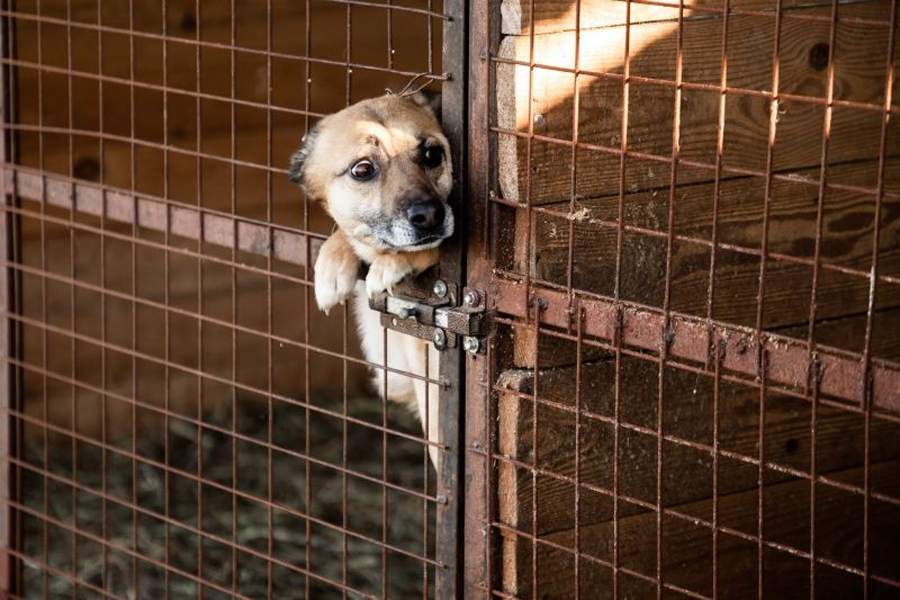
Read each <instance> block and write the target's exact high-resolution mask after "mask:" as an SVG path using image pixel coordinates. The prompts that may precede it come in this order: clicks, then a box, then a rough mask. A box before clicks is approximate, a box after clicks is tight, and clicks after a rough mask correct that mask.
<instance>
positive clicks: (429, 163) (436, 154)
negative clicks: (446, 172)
mask: <svg viewBox="0 0 900 600" xmlns="http://www.w3.org/2000/svg"><path fill="white" fill-rule="evenodd" d="M443 159H444V149H443V148H441V147H440V146H432V147H431V148H426V149H425V154H423V155H422V162H423V163H424V164H425V166H426V167H428V168H429V169H434V168H435V167H437V166H438V165H440V164H441V161H442V160H443Z"/></svg>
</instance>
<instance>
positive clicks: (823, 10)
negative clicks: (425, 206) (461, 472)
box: [464, 0, 900, 598]
mask: <svg viewBox="0 0 900 600" xmlns="http://www.w3.org/2000/svg"><path fill="white" fill-rule="evenodd" d="M470 8H471V13H472V14H471V23H470V25H471V29H470V42H469V43H470V57H471V62H470V69H471V80H470V81H471V83H470V113H469V114H470V120H469V127H470V129H469V135H470V143H469V148H470V154H469V165H470V170H469V178H470V187H469V201H468V206H469V210H470V219H469V228H468V234H469V237H468V252H469V253H468V276H467V284H468V285H469V286H472V287H476V288H479V289H483V290H485V291H486V293H487V297H488V310H489V311H490V312H491V313H492V314H493V322H494V328H493V331H492V335H491V337H490V338H489V339H488V342H487V344H486V348H485V352H484V353H483V354H479V355H477V356H476V357H474V358H468V359H467V373H468V381H467V398H466V410H465V419H466V427H465V430H466V431H465V444H464V455H465V468H466V475H465V477H466V496H465V502H466V504H465V506H466V509H465V532H466V533H465V552H466V557H465V558H466V562H465V587H466V592H467V594H468V596H469V597H472V598H488V597H495V596H496V597H503V598H514V597H515V598H572V597H579V596H580V597H585V598H616V597H633V598H650V597H655V598H660V597H666V598H668V597H691V598H716V597H724V598H763V597H766V598H812V597H816V596H821V597H826V596H827V597H845V598H875V597H895V596H897V595H898V593H900V554H898V546H897V544H896V543H895V540H897V539H898V537H897V536H898V534H900V487H898V482H900V480H898V473H900V469H898V465H900V463H898V460H900V346H898V344H897V342H898V340H900V335H898V334H900V278H898V277H900V260H898V257H900V238H898V231H900V163H898V162H897V156H898V153H900V119H898V116H900V114H898V113H900V107H898V93H897V56H898V55H897V47H898V45H897V37H898V22H897V18H898V17H897V15H898V2H897V1H896V0H873V1H872V2H862V3H855V2H843V1H840V0H835V1H830V0H825V1H824V2H809V3H801V4H797V3H792V2H781V1H780V0H753V1H750V2H744V1H737V0H732V1H729V0H725V1H724V2H723V1H718V0H716V1H705V0H696V1H695V0H686V1H685V2H677V1H676V2H656V1H654V2H643V1H641V0H632V1H616V0H601V1H596V2H594V1H590V2H589V1H587V0H581V1H579V0H566V1H552V2H551V1H542V0H533V1H529V0H503V1H502V2H476V3H472V6H471V7H470Z"/></svg>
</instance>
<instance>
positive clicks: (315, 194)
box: [291, 92, 453, 467]
mask: <svg viewBox="0 0 900 600" xmlns="http://www.w3.org/2000/svg"><path fill="white" fill-rule="evenodd" d="M439 110H440V108H439V106H438V97H433V96H431V95H427V94H425V93H421V92H420V93H416V94H412V95H406V96H404V95H392V94H389V95H386V96H382V97H380V98H373V99H370V100H363V101H362V102H358V103H357V104H354V105H352V106H350V107H348V108H345V109H344V110H342V111H340V112H338V113H335V114H333V115H329V116H327V117H325V118H324V119H322V120H321V121H320V122H319V123H318V124H317V125H316V126H315V127H314V128H313V129H312V130H310V131H309V133H307V135H306V136H305V137H304V138H303V142H302V147H301V148H300V150H298V151H297V153H296V154H294V156H293V159H292V161H291V179H292V180H293V181H294V182H296V183H298V184H300V185H301V186H302V187H303V189H304V190H305V191H306V193H307V195H308V196H309V197H310V198H312V199H314V200H321V201H323V202H324V203H325V209H326V210H327V211H328V214H330V215H331V217H332V218H333V219H334V222H335V224H336V225H337V230H336V231H335V232H334V233H333V234H332V235H331V237H329V238H328V239H327V240H326V241H325V243H324V244H323V245H322V249H321V251H320V252H319V257H318V259H317V260H316V267H315V291H316V303H317V304H318V305H319V308H320V309H322V310H323V311H325V312H326V313H327V312H328V311H329V309H331V308H333V307H334V306H335V305H337V304H340V303H343V302H344V300H346V299H347V298H348V297H349V296H351V295H353V294H354V292H355V298H356V301H355V302H356V306H355V308H356V311H355V312H356V320H357V324H358V326H359V331H360V337H361V339H362V347H363V352H364V353H365V356H366V359H367V360H369V361H370V362H372V363H375V364H378V365H384V364H385V357H384V343H383V342H384V338H383V336H384V333H383V332H384V329H383V328H382V327H381V323H380V321H379V314H378V313H377V312H375V311H372V310H370V309H369V306H368V297H372V296H374V295H376V294H378V293H380V292H383V291H385V290H387V291H388V292H389V293H390V292H391V289H392V287H393V286H394V285H395V284H397V283H399V282H400V281H401V280H402V279H404V278H405V277H407V276H411V275H412V276H414V275H416V274H418V273H421V272H422V271H424V270H426V269H428V268H429V267H431V266H433V265H435V264H437V262H438V249H437V247H438V245H439V244H440V243H441V242H442V241H443V240H444V239H445V238H447V237H449V236H450V235H452V234H453V212H452V211H451V210H450V207H449V206H448V205H447V197H448V196H449V195H450V190H451V188H452V186H453V177H452V169H453V166H452V162H451V160H450V146H449V144H448V143H447V138H446V137H444V134H443V132H442V131H441V126H440V124H439V123H438V112H439ZM360 262H365V263H366V264H368V265H369V272H368V275H367V276H366V281H365V283H363V282H358V281H357V273H358V272H359V266H360ZM387 349H388V357H387V367H389V368H391V369H396V370H398V371H401V372H404V373H413V374H416V375H419V376H424V375H426V364H427V374H428V376H429V377H430V378H431V379H433V380H436V379H437V377H438V353H437V352H436V351H435V350H434V349H433V348H432V347H431V346H430V345H429V344H427V343H426V342H425V341H423V340H420V339H417V338H413V337H411V336H407V335H401V334H398V333H395V332H388V334H387ZM384 377H385V372H384V371H382V370H377V371H376V373H375V386H376V388H377V389H378V391H379V393H382V394H383V393H384V390H385V381H384ZM387 396H388V398H389V399H391V400H394V401H397V402H401V403H404V404H407V405H409V406H410V408H413V407H415V409H416V410H417V411H418V413H419V417H420V418H421V419H422V423H423V425H425V426H426V427H425V428H426V430H427V435H428V439H429V441H431V442H435V443H436V442H438V432H439V431H440V429H439V426H438V425H439V423H438V388H437V386H436V385H433V384H432V385H426V384H425V383H424V382H423V381H421V380H418V379H413V378H409V377H404V376H403V375H401V374H399V373H393V372H392V373H389V374H388V376H387ZM426 424H427V425H426ZM429 452H430V455H431V460H432V462H433V463H434V465H435V467H437V466H438V461H437V457H438V452H437V447H436V446H434V445H430V446H429Z"/></svg>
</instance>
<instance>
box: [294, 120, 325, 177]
mask: <svg viewBox="0 0 900 600" xmlns="http://www.w3.org/2000/svg"><path fill="white" fill-rule="evenodd" d="M318 136H319V124H318V123H316V125H315V126H314V127H313V128H312V129H310V130H309V131H307V132H306V135H304V136H303V139H302V140H300V149H299V150H297V151H296V152H294V155H293V156H291V166H290V168H289V169H288V176H289V177H290V178H291V181H293V182H294V183H296V184H297V185H299V186H300V187H303V184H304V176H303V166H304V164H305V163H306V159H307V158H309V155H310V154H312V151H313V147H315V145H316V138H317V137H318Z"/></svg>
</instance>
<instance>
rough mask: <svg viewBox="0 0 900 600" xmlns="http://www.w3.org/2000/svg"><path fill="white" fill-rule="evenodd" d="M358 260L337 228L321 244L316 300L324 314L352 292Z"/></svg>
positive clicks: (317, 264)
mask: <svg viewBox="0 0 900 600" xmlns="http://www.w3.org/2000/svg"><path fill="white" fill-rule="evenodd" d="M359 262H360V261H359V258H358V257H357V256H356V253H355V252H354V251H353V246H351V245H350V242H349V241H348V240H347V238H346V236H345V235H344V232H343V231H341V230H340V229H338V230H337V231H335V232H334V233H333V234H331V237H329V238H328V239H327V240H325V243H324V244H322V249H321V250H319V257H318V258H317V259H316V273H315V284H316V304H318V305H319V308H320V309H321V310H322V312H324V313H325V314H326V315H327V314H328V311H329V310H331V309H332V308H334V307H335V306H337V305H338V304H342V303H343V302H344V300H346V299H347V298H348V297H349V296H350V295H351V294H353V289H354V287H355V286H356V280H357V277H358V276H359Z"/></svg>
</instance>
